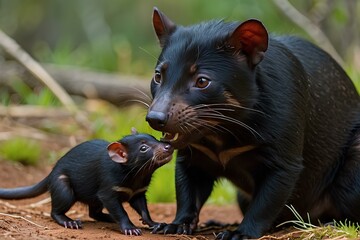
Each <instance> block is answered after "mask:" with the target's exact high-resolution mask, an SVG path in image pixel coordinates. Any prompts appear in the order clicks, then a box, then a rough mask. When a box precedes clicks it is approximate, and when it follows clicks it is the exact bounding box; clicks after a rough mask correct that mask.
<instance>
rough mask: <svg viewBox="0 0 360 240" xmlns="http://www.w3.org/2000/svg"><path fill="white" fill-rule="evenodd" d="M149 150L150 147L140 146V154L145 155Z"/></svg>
mask: <svg viewBox="0 0 360 240" xmlns="http://www.w3.org/2000/svg"><path fill="white" fill-rule="evenodd" d="M149 148H150V147H149V146H148V145H146V144H143V145H141V146H140V152H141V153H145V152H147V151H148V150H149Z"/></svg>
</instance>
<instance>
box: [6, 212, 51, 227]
mask: <svg viewBox="0 0 360 240" xmlns="http://www.w3.org/2000/svg"><path fill="white" fill-rule="evenodd" d="M0 215H2V216H5V217H12V218H17V219H22V220H25V221H27V222H28V223H31V224H33V225H35V226H37V227H40V228H44V229H47V227H45V226H41V225H39V224H37V223H34V222H32V221H30V220H29V219H26V218H24V217H22V216H19V215H12V214H7V213H0Z"/></svg>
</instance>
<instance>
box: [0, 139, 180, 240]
mask: <svg viewBox="0 0 360 240" xmlns="http://www.w3.org/2000/svg"><path fill="white" fill-rule="evenodd" d="M107 148H108V149H107ZM172 152H173V148H172V147H171V146H170V145H169V144H167V143H162V142H159V141H157V140H156V139H155V138H154V137H152V136H150V135H147V134H137V133H133V134H132V135H128V136H125V137H124V138H122V139H121V140H120V141H119V142H115V143H112V144H110V145H109V142H107V141H104V140H91V141H87V142H84V143H81V144H79V145H78V146H76V147H74V148H73V149H71V150H70V151H69V152H68V153H66V154H65V155H64V156H63V157H62V158H61V159H60V160H59V161H58V162H57V163H56V165H55V166H54V168H53V170H52V171H51V173H50V174H49V175H48V176H47V177H46V178H45V179H44V180H42V181H41V182H39V183H37V184H35V185H33V186H29V187H21V188H14V189H0V198H3V199H23V198H31V197H35V196H38V195H40V194H42V193H44V192H46V191H49V192H50V194H51V204H52V209H51V216H52V218H53V219H54V220H55V221H56V222H57V223H58V224H60V225H62V226H64V227H67V228H73V229H78V228H81V227H82V226H81V222H80V221H79V220H76V221H74V220H72V219H70V218H68V217H67V216H66V215H65V213H66V212H67V211H68V210H69V209H70V208H71V206H72V205H73V204H74V203H75V202H76V201H80V202H83V203H85V204H88V205H89V215H90V217H92V218H94V219H96V220H98V221H105V222H116V223H118V224H119V226H120V230H121V231H122V232H123V233H124V234H127V235H140V234H141V230H140V229H138V228H136V227H135V226H134V225H133V223H132V222H131V221H130V219H129V217H128V215H127V213H126V211H125V209H124V208H123V206H122V203H123V202H129V203H130V205H131V206H132V207H133V208H134V209H135V210H136V212H137V213H138V214H139V215H140V216H141V218H142V220H143V223H145V224H147V225H149V226H153V225H154V224H155V222H154V221H152V219H151V217H150V215H149V211H148V208H147V204H146V198H145V191H146V188H147V186H148V185H149V183H150V179H151V175H152V173H153V172H154V171H155V170H156V169H157V168H158V167H160V166H162V165H163V164H165V163H167V162H168V161H170V160H171V155H172ZM119 154H120V155H121V156H120V155H119ZM112 158H113V159H112ZM103 208H106V209H107V210H108V211H109V213H110V214H105V213H103V212H102V210H103Z"/></svg>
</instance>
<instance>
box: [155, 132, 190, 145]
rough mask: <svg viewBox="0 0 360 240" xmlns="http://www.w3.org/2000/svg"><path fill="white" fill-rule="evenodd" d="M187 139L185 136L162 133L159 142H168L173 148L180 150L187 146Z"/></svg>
mask: <svg viewBox="0 0 360 240" xmlns="http://www.w3.org/2000/svg"><path fill="white" fill-rule="evenodd" d="M187 138H188V137H187V136H186V135H185V134H181V133H169V132H163V136H162V138H161V141H163V142H168V143H170V144H171V145H172V146H173V147H175V148H182V147H185V146H186V145H188V143H187V142H188V141H187Z"/></svg>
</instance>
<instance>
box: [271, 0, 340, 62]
mask: <svg viewBox="0 0 360 240" xmlns="http://www.w3.org/2000/svg"><path fill="white" fill-rule="evenodd" d="M273 2H274V3H275V4H276V6H277V7H278V8H279V9H280V10H281V11H282V12H283V13H284V14H285V15H286V16H287V17H288V18H289V19H290V20H291V21H293V22H294V23H295V24H297V25H298V26H299V27H300V28H302V29H304V31H305V32H306V33H307V34H308V35H309V36H310V37H311V38H312V39H313V40H314V41H315V42H316V43H317V44H318V45H319V46H321V47H322V48H324V49H325V50H326V51H327V52H328V53H329V54H330V55H331V56H332V57H333V58H334V59H335V60H336V61H337V62H338V63H339V64H340V65H342V66H344V60H343V59H342V57H341V56H340V55H339V53H338V52H337V51H336V49H335V48H334V46H333V45H332V44H331V42H330V40H329V39H328V38H327V36H326V35H325V33H324V32H323V31H322V30H321V29H320V28H319V27H318V26H316V25H315V24H314V23H312V22H311V21H310V20H309V19H308V18H307V17H306V16H304V15H303V14H302V13H300V12H299V11H298V10H297V9H296V8H295V7H294V6H293V5H291V3H290V2H289V1H288V0H273Z"/></svg>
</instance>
